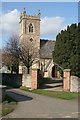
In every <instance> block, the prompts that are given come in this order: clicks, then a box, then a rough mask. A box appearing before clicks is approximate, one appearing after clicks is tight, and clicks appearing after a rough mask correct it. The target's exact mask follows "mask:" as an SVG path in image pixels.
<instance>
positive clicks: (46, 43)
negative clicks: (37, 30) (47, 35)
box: [40, 39, 55, 59]
mask: <svg viewBox="0 0 80 120" xmlns="http://www.w3.org/2000/svg"><path fill="white" fill-rule="evenodd" d="M54 46H55V41H53V40H44V39H41V40H40V58H44V59H46V58H52V51H54Z"/></svg>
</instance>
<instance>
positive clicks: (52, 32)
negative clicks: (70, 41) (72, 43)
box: [40, 16, 66, 38]
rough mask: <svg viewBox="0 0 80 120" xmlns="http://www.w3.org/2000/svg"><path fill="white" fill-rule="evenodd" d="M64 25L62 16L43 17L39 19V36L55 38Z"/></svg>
mask: <svg viewBox="0 0 80 120" xmlns="http://www.w3.org/2000/svg"><path fill="white" fill-rule="evenodd" d="M65 26H66V24H65V19H64V18H63V17H59V16H57V17H44V18H42V19H41V30H40V32H41V37H42V38H55V36H56V35H57V34H58V33H59V32H60V31H61V30H62V29H65Z"/></svg>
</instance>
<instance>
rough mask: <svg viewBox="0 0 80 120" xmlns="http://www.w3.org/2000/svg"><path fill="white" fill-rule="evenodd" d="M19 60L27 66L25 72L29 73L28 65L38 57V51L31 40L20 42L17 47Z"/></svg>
mask: <svg viewBox="0 0 80 120" xmlns="http://www.w3.org/2000/svg"><path fill="white" fill-rule="evenodd" d="M19 56H20V61H21V62H22V63H23V64H24V66H26V67H27V73H28V74H29V73H30V67H31V66H32V64H34V63H35V62H36V59H37V58H38V51H37V50H36V46H34V45H33V43H32V42H27V44H26V45H25V43H22V44H21V45H20V47H19Z"/></svg>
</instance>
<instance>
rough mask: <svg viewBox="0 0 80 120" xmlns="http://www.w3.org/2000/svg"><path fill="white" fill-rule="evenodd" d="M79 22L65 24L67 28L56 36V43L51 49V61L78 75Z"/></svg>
mask: <svg viewBox="0 0 80 120" xmlns="http://www.w3.org/2000/svg"><path fill="white" fill-rule="evenodd" d="M79 36H80V24H78V25H77V24H72V25H71V26H67V30H64V31H62V32H61V33H59V34H58V35H57V37H56V45H55V48H54V51H53V61H54V62H55V63H57V64H59V65H60V66H61V67H63V68H64V69H66V68H69V69H71V70H72V75H76V76H80V72H79V69H80V66H79V64H78V62H79V61H80V58H79V57H78V56H79V54H80V47H79V46H80V45H79V39H80V37H79Z"/></svg>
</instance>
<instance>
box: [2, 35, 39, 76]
mask: <svg viewBox="0 0 80 120" xmlns="http://www.w3.org/2000/svg"><path fill="white" fill-rule="evenodd" d="M22 41H23V42H22V43H21V44H19V37H18V36H16V35H14V36H11V37H10V39H9V41H8V43H7V45H6V47H5V55H4V57H5V56H6V58H7V59H6V60H7V66H9V67H10V70H11V72H13V71H16V72H18V67H19V63H20V62H22V63H23V64H24V66H26V67H27V70H28V72H27V73H28V74H29V73H30V67H31V66H32V64H33V63H35V61H36V59H37V58H38V57H39V56H38V55H39V51H37V49H36V46H35V45H34V44H33V41H29V42H27V44H25V42H24V41H26V40H22ZM4 61H5V59H4ZM5 63H6V61H5Z"/></svg>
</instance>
